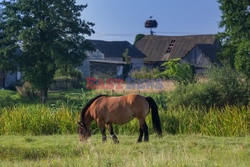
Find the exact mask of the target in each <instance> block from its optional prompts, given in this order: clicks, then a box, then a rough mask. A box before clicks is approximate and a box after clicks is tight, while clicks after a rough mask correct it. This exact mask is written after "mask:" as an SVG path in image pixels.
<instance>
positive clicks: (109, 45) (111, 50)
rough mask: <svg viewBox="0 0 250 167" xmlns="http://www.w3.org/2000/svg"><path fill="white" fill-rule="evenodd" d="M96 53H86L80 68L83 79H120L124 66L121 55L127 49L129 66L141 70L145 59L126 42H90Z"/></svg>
mask: <svg viewBox="0 0 250 167" xmlns="http://www.w3.org/2000/svg"><path fill="white" fill-rule="evenodd" d="M90 42H91V43H92V44H93V46H94V47H95V49H96V51H94V52H86V53H87V58H86V60H85V61H84V62H83V65H82V66H81V67H80V70H81V71H82V73H83V75H84V77H89V76H96V77H98V76H100V77H103V76H105V77H114V78H116V77H121V75H122V74H123V69H124V66H125V64H126V63H125V61H124V58H123V53H124V52H125V51H126V49H128V56H129V57H130V61H131V66H132V68H133V69H141V68H142V66H143V64H144V58H145V57H146V56H145V55H144V54H143V53H142V52H141V51H139V50H138V49H137V48H136V47H134V46H133V45H131V44H130V43H129V42H127V41H110V42H109V41H101V40H90Z"/></svg>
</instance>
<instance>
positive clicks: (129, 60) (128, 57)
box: [122, 48, 131, 80]
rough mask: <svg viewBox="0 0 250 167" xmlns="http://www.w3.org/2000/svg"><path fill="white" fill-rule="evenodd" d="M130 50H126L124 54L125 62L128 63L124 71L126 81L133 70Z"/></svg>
mask: <svg viewBox="0 0 250 167" xmlns="http://www.w3.org/2000/svg"><path fill="white" fill-rule="evenodd" d="M128 52H129V49H128V48H127V49H125V51H124V53H123V54H122V57H123V61H125V62H126V64H125V65H124V69H123V79H124V80H125V79H126V78H127V77H128V73H129V72H130V70H131V57H130V56H129V55H128Z"/></svg>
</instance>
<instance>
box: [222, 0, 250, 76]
mask: <svg viewBox="0 0 250 167" xmlns="http://www.w3.org/2000/svg"><path fill="white" fill-rule="evenodd" d="M218 2H219V3H220V9H221V11H222V16H221V22H220V25H219V26H220V27H221V28H224V29H225V31H224V32H222V33H219V34H218V37H219V38H220V40H221V43H222V51H221V53H220V54H219V57H220V59H221V60H223V61H226V62H229V63H230V65H231V67H236V69H237V70H239V71H241V72H244V73H246V70H248V71H249V70H250V69H245V68H243V67H242V65H243V64H248V67H249V63H250V62H249V58H248V57H249V52H246V46H249V42H250V1H249V0H218ZM239 54H241V55H239ZM246 60H247V61H248V62H245V61H246ZM242 70H243V71H242Z"/></svg>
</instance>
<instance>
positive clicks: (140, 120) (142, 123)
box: [137, 119, 145, 143]
mask: <svg viewBox="0 0 250 167" xmlns="http://www.w3.org/2000/svg"><path fill="white" fill-rule="evenodd" d="M144 124H145V120H144V119H139V125H140V128H139V132H140V134H139V138H138V140H137V142H138V143H140V142H142V137H143V127H144Z"/></svg>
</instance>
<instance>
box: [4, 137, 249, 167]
mask: <svg viewBox="0 0 250 167" xmlns="http://www.w3.org/2000/svg"><path fill="white" fill-rule="evenodd" d="M118 137H119V139H120V143H119V144H113V142H112V141H111V139H108V141H107V143H104V144H103V143H102V142H101V136H100V135H94V136H92V137H91V139H90V140H89V141H88V142H87V143H80V142H79V141H78V136H77V135H51V136H0V143H1V144H0V166H4V167H8V166H11V167H12V166H25V167H35V166H129V167H133V166H134V167H137V166H150V167H151V166H159V167H160V166H162V167H163V166H164V167H165V166H211V167H212V166H222V167H224V166H228V167H230V166H239V167H240V166H249V165H250V161H249V155H250V138H249V137H209V136H203V135H168V134H166V133H164V136H163V138H161V139H159V138H158V137H157V136H156V135H150V141H149V142H147V143H140V144H138V143H136V139H137V137H138V136H137V135H119V136H118Z"/></svg>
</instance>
